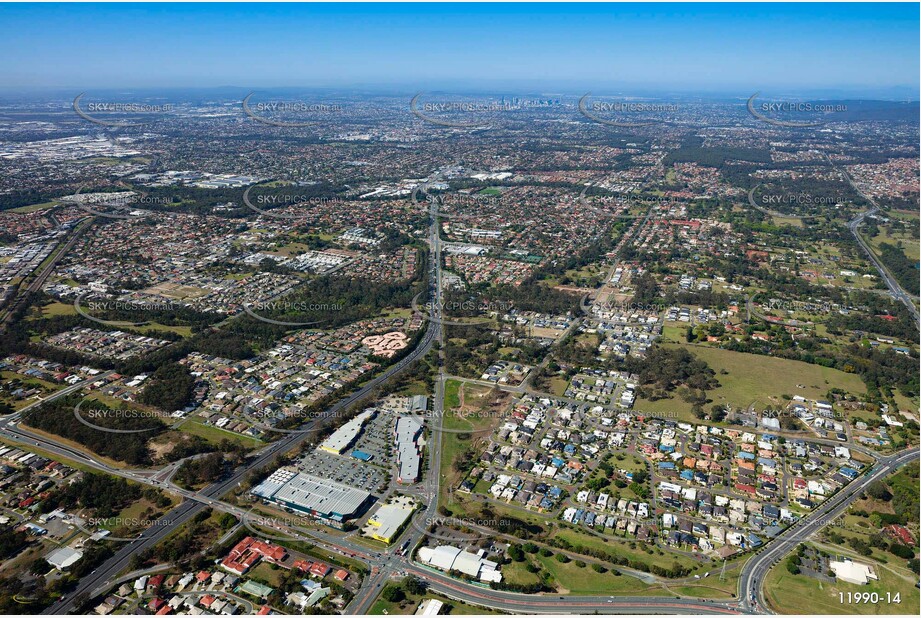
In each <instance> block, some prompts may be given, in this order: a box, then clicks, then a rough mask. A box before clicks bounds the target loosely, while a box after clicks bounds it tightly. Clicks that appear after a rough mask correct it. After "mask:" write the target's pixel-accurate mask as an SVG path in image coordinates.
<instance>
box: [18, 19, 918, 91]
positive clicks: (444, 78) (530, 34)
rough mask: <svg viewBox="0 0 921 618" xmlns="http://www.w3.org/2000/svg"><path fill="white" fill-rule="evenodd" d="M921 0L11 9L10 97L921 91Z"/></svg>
mask: <svg viewBox="0 0 921 618" xmlns="http://www.w3.org/2000/svg"><path fill="white" fill-rule="evenodd" d="M918 45H919V6H918V4H912V3H908V4H879V3H876V4H849V3H842V4H737V5H727V4H703V5H693V4H659V5H654V4H652V5H633V4H613V5H598V4H582V5H574V4H565V5H564V4H559V5H557V4H469V5H452V4H399V5H382V4H335V5H310V6H304V5H291V4H272V5H266V4H254V5H246V4H200V5H190V4H184V5H175V4H160V5H148V4H126V5H113V4H91V5H87V4H57V5H56V4H6V5H2V6H0V51H2V58H3V62H2V63H0V87H3V88H6V89H20V88H31V87H38V88H45V87H61V88H102V87H126V88H140V87H168V86H172V87H189V86H224V85H233V86H241V87H271V86H377V85H383V86H394V87H402V86H405V87H407V88H426V87H428V88H433V87H437V88H449V87H450V85H451V84H466V85H480V84H482V85H484V86H487V87H489V86H490V85H492V86H501V85H507V86H508V87H510V88H512V89H513V88H515V87H517V86H520V85H526V84H534V85H540V87H542V88H544V89H550V90H552V89H553V88H559V89H560V90H561V91H562V90H565V91H570V90H572V91H579V90H580V89H585V88H632V87H641V88H652V89H662V90H672V91H734V90H740V91H742V92H748V91H751V90H752V89H762V90H770V89H774V90H778V89H787V90H791V91H795V90H799V91H808V90H822V89H832V88H849V89H856V91H859V90H866V91H868V92H869V91H877V90H880V89H886V88H890V87H895V86H906V87H908V88H909V89H912V90H914V92H915V95H917V90H918V82H919V77H918V76H919V51H918Z"/></svg>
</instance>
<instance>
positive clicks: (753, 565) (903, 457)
mask: <svg viewBox="0 0 921 618" xmlns="http://www.w3.org/2000/svg"><path fill="white" fill-rule="evenodd" d="M917 460H918V447H914V448H911V449H908V450H905V451H902V452H900V453H897V454H895V455H890V456H888V457H881V458H880V459H879V461H878V462H877V463H876V465H874V466H873V468H871V470H870V472H871V473H870V474H867V475H864V476H863V477H861V478H860V479H858V480H856V481H853V482H852V483H850V484H849V485H846V486H845V487H844V488H843V489H842V490H841V491H840V492H839V493H837V494H835V495H834V496H832V497H831V498H829V499H828V500H826V501H825V502H824V503H822V505H821V506H819V507H818V508H817V509H816V510H815V511H813V512H812V513H810V514H809V515H808V516H806V517H804V518H803V519H801V520H800V521H799V522H797V523H796V524H794V525H792V526H790V527H789V528H787V529H786V530H784V531H783V532H782V533H780V535H778V536H777V538H775V539H773V540H772V541H771V542H770V544H769V545H768V549H767V550H766V551H763V552H761V553H760V554H757V555H755V556H753V557H752V558H751V559H750V560H749V561H748V562H746V563H745V565H744V566H743V567H742V574H741V576H740V577H739V598H740V599H741V600H742V608H743V609H744V610H747V611H751V612H757V613H763V612H766V611H768V606H767V603H766V602H765V598H764V590H763V588H764V578H765V577H766V576H767V573H768V571H769V570H770V569H771V567H772V566H773V565H774V564H775V563H777V562H779V561H780V560H781V559H783V557H784V556H786V555H787V554H788V553H789V552H790V551H791V550H793V548H794V547H795V546H796V545H797V544H799V543H801V542H803V541H805V540H806V539H808V538H809V537H810V536H812V535H813V534H815V533H816V532H818V531H819V530H821V529H822V528H824V527H825V526H827V525H828V524H830V523H832V522H833V521H834V520H835V519H837V518H838V517H839V516H841V515H842V514H843V513H844V511H845V510H847V507H848V506H850V504H851V503H852V502H853V501H854V500H855V499H856V498H858V497H859V496H860V494H861V493H862V492H863V490H864V489H865V488H866V487H867V485H869V484H870V483H872V482H873V481H876V480H879V479H881V478H884V477H886V476H888V475H889V474H892V473H893V472H894V471H895V470H896V469H898V468H899V467H901V466H904V465H905V464H907V463H909V462H911V461H917Z"/></svg>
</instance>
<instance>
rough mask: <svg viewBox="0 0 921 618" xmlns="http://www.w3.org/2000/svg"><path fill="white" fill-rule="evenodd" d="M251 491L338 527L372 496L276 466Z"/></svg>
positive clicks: (371, 500) (366, 505)
mask: <svg viewBox="0 0 921 618" xmlns="http://www.w3.org/2000/svg"><path fill="white" fill-rule="evenodd" d="M252 493H253V495H255V496H258V497H260V498H263V499H265V500H268V501H269V502H271V503H273V504H277V505H278V506H281V507H284V508H286V509H291V510H294V511H298V512H300V513H305V514H307V515H310V516H311V517H315V518H317V519H319V520H320V521H322V522H323V523H325V524H327V525H330V526H334V527H337V528H341V527H342V525H343V524H344V523H345V522H347V521H348V520H350V519H354V518H356V517H359V516H361V514H362V513H364V511H365V510H366V509H367V508H368V506H370V505H371V503H372V502H373V500H374V498H373V496H372V495H371V494H370V493H368V492H366V491H362V490H360V489H354V488H352V487H349V486H347V485H343V484H342V483H337V482H335V481H331V480H329V479H324V478H320V477H316V476H312V475H310V474H304V473H303V472H296V471H295V470H292V469H291V468H279V469H278V470H276V471H275V472H273V473H272V475H271V476H269V478H267V479H266V480H264V481H262V483H260V484H259V485H257V486H256V487H254V488H253V489H252Z"/></svg>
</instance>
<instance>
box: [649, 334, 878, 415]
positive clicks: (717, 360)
mask: <svg viewBox="0 0 921 618" xmlns="http://www.w3.org/2000/svg"><path fill="white" fill-rule="evenodd" d="M668 345H684V346H686V347H687V349H688V350H689V351H690V352H691V353H692V354H694V355H695V356H697V357H699V358H701V359H702V360H704V361H706V362H707V364H708V365H710V368H711V369H713V371H715V372H716V378H717V379H718V380H719V382H720V387H719V388H717V389H714V390H712V391H708V392H707V396H708V397H709V398H710V399H712V400H713V403H718V404H729V405H731V406H733V407H736V408H747V407H748V406H750V405H752V404H754V405H755V406H756V407H757V408H758V409H764V408H768V407H770V408H777V407H779V406H782V405H784V404H785V403H786V402H785V401H784V400H783V399H782V398H781V395H784V394H786V395H790V396H793V395H802V396H803V397H806V398H811V399H824V398H825V397H826V393H828V391H829V389H831V388H835V387H837V388H841V389H844V390H845V391H848V392H850V393H853V394H855V395H860V394H863V393H865V392H866V387H865V386H864V383H863V381H862V380H861V379H860V377H858V376H857V375H855V374H850V373H844V372H843V371H839V370H837V369H830V368H828V367H822V366H820V365H810V364H809V363H804V362H801V361H795V360H787V359H783V358H774V357H771V356H759V355H757V354H745V353H744V352H733V351H730V350H721V349H718V348H709V347H706V346H698V345H686V344H668ZM724 371H725V372H726V373H723V372H724ZM710 405H713V404H708V406H707V408H709V407H710ZM634 407H635V408H636V409H637V410H639V411H643V412H650V413H656V412H658V413H662V412H667V411H674V412H677V413H678V415H679V417H681V418H684V419H686V420H693V418H694V417H693V415H692V414H691V405H690V404H689V403H687V402H685V401H682V400H681V399H680V398H678V397H674V398H672V399H661V400H659V401H648V400H645V399H639V400H638V401H637V403H636V405H635V406H634Z"/></svg>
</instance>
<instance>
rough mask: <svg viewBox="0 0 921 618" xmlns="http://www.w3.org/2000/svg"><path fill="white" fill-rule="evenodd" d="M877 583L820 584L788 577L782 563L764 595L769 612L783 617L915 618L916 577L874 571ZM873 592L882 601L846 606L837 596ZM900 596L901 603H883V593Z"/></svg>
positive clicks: (803, 577) (771, 574)
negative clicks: (891, 617)
mask: <svg viewBox="0 0 921 618" xmlns="http://www.w3.org/2000/svg"><path fill="white" fill-rule="evenodd" d="M876 571H877V573H878V574H879V580H878V581H872V580H871V581H870V583H868V584H867V585H866V586H858V585H856V584H848V583H846V582H840V581H835V582H823V581H819V580H818V579H815V578H812V577H807V576H806V575H803V574H800V575H791V574H790V573H789V572H788V571H787V568H786V565H785V563H784V562H783V561H781V562H780V563H779V564H778V565H777V566H775V567H774V568H773V569H771V571H770V572H769V573H768V576H767V577H766V578H765V581H764V594H765V598H766V600H767V602H768V603H769V604H770V606H771V609H773V610H774V611H776V612H778V613H782V614H908V615H914V616H917V615H918V611H919V605H918V603H919V596H918V589H917V588H915V586H914V584H915V582H916V581H917V580H918V578H917V576H916V575H914V574H912V573H910V572H909V571H908V570H907V569H905V573H906V575H905V576H900V575H898V574H896V573H893V572H891V571H889V570H887V569H881V568H879V567H877V569H876ZM842 592H843V593H848V592H855V593H856V592H871V593H872V592H876V593H878V594H879V595H880V596H881V597H882V598H881V600H880V602H879V603H877V604H873V603H861V604H854V603H848V602H847V597H846V596H845V599H844V603H842V602H841V598H840V596H839V594H840V593H842ZM887 592H888V593H890V595H894V594H895V593H899V595H900V596H901V599H900V600H901V602H900V603H898V604H895V603H886V593H887Z"/></svg>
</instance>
